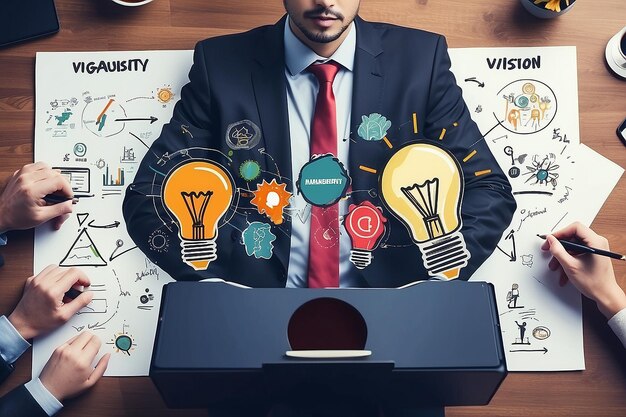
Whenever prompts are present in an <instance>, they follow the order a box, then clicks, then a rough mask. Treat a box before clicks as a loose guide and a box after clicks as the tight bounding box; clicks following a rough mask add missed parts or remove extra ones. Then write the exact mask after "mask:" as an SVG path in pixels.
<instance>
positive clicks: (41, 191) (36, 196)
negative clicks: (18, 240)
mask: <svg viewBox="0 0 626 417" xmlns="http://www.w3.org/2000/svg"><path fill="white" fill-rule="evenodd" d="M48 194H57V195H60V196H63V197H70V198H71V197H72V196H73V195H74V193H73V191H72V187H71V185H70V183H69V182H68V181H67V179H66V178H65V177H64V176H62V175H61V173H60V172H59V171H57V170H54V169H51V168H50V167H49V166H48V165H46V164H44V163H43V162H37V163H34V164H29V165H25V166H24V167H23V168H22V169H20V170H18V171H15V172H14V173H13V176H11V177H10V178H9V180H8V181H7V184H6V186H5V187H4V190H3V191H2V194H0V233H3V232H6V231H9V230H17V229H20V230H21V229H30V228H31V227H35V226H38V225H40V224H42V223H45V222H47V221H48V220H51V219H54V223H53V227H54V228H55V229H59V228H60V227H61V225H62V224H63V222H64V221H65V220H66V219H67V217H68V216H69V213H71V212H72V201H71V200H69V201H65V202H63V203H58V204H53V205H48V204H47V203H46V202H45V201H44V199H43V198H44V197H45V196H46V195H48Z"/></svg>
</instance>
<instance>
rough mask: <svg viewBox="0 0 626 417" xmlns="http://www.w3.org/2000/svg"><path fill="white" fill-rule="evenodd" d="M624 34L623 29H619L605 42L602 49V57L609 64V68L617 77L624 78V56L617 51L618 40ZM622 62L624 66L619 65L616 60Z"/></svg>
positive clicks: (625, 73) (625, 62)
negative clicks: (604, 47)
mask: <svg viewBox="0 0 626 417" xmlns="http://www.w3.org/2000/svg"><path fill="white" fill-rule="evenodd" d="M623 35H624V31H619V33H617V34H616V35H615V36H613V37H612V38H611V40H609V42H608V43H607V44H606V49H605V51H604V57H605V58H606V63H607V64H608V65H609V68H611V70H612V71H613V72H614V73H615V74H617V75H618V76H619V77H621V78H624V79H626V67H625V66H626V58H624V57H623V56H621V54H620V52H619V48H620V45H619V44H620V40H621V37H622V36H623ZM620 61H622V62H624V64H623V65H624V66H620V65H619V64H618V62H620Z"/></svg>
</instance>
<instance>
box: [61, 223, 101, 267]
mask: <svg viewBox="0 0 626 417" xmlns="http://www.w3.org/2000/svg"><path fill="white" fill-rule="evenodd" d="M106 264H107V263H106V261H105V260H104V259H103V258H102V256H101V255H100V251H98V248H97V247H96V245H95V243H93V240H92V239H91V236H89V233H88V232H87V229H83V230H81V231H80V233H79V234H78V237H77V238H76V240H75V241H74V243H73V244H72V246H71V247H70V250H69V251H68V252H67V254H66V255H65V257H64V258H63V260H62V261H61V262H60V263H59V266H105V265H106Z"/></svg>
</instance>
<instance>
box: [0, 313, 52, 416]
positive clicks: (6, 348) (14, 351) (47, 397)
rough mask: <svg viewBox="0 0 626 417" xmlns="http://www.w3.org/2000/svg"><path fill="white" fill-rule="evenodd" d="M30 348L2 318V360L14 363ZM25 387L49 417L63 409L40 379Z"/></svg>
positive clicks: (8, 322) (3, 317)
mask: <svg viewBox="0 0 626 417" xmlns="http://www.w3.org/2000/svg"><path fill="white" fill-rule="evenodd" d="M29 347H30V343H28V342H27V341H26V340H24V338H23V337H22V335H20V333H19V332H18V331H17V330H16V329H15V327H14V326H13V324H11V322H10V321H9V320H8V319H7V318H6V317H5V316H0V355H1V356H2V359H4V361H5V362H8V363H13V362H15V361H16V360H17V359H18V358H19V357H20V356H22V354H23V353H24V352H26V350H27V349H28V348H29ZM24 387H26V389H27V390H28V392H30V395H32V396H33V398H34V399H35V401H37V404H39V406H40V407H41V408H42V409H43V411H45V412H46V414H48V415H49V416H53V415H54V414H56V413H57V412H59V410H60V409H61V408H63V404H61V403H60V402H59V400H57V399H56V398H55V397H54V395H52V394H50V391H48V390H47V389H46V387H44V385H43V384H42V383H41V380H40V379H39V378H35V379H31V380H30V381H29V382H27V383H26V384H25V385H24Z"/></svg>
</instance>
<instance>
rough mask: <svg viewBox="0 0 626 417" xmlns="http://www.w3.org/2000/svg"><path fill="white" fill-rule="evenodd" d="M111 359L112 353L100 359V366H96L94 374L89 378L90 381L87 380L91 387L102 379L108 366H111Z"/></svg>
mask: <svg viewBox="0 0 626 417" xmlns="http://www.w3.org/2000/svg"><path fill="white" fill-rule="evenodd" d="M109 359H111V354H110V353H107V354H105V355H104V356H103V357H101V358H100V360H99V361H98V364H97V365H96V368H95V369H94V370H93V372H92V373H91V375H90V376H89V379H88V380H87V383H88V384H89V386H93V385H94V384H95V383H96V382H98V380H99V379H100V378H102V375H104V371H106V369H107V366H109Z"/></svg>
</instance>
